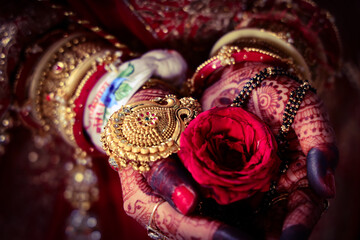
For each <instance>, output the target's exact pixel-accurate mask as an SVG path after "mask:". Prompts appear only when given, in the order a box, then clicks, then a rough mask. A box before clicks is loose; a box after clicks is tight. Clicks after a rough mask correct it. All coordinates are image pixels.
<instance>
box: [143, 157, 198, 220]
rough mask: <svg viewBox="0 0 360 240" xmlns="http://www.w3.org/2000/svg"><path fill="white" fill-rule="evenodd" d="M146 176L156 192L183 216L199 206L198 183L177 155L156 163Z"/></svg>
mask: <svg viewBox="0 0 360 240" xmlns="http://www.w3.org/2000/svg"><path fill="white" fill-rule="evenodd" d="M144 175H145V178H146V179H147V182H148V184H149V185H150V186H151V187H152V188H153V189H154V191H155V192H156V193H157V194H159V195H161V196H162V197H163V198H164V199H165V200H166V201H168V202H169V203H170V205H172V206H173V207H174V208H175V209H177V210H178V211H179V212H181V213H182V214H184V215H186V214H189V213H191V212H192V211H193V210H194V209H195V207H196V206H197V204H198V201H199V195H198V193H197V190H196V183H195V181H194V180H193V179H192V177H191V175H190V173H189V172H188V171H187V170H186V169H185V167H184V166H183V165H182V163H181V162H180V161H179V159H178V158H177V157H176V155H172V156H170V157H168V158H165V159H161V160H158V161H156V162H155V163H154V164H153V165H152V166H151V168H150V171H148V172H146V173H145V174H144Z"/></svg>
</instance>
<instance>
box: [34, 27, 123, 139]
mask: <svg viewBox="0 0 360 240" xmlns="http://www.w3.org/2000/svg"><path fill="white" fill-rule="evenodd" d="M119 53H120V52H115V49H114V48H113V47H112V46H110V45H108V44H106V42H104V41H102V40H100V39H99V38H98V37H97V36H92V35H88V34H84V33H76V34H72V35H70V36H67V37H64V38H63V39H61V40H60V41H58V42H56V43H54V44H53V45H52V46H51V47H50V48H49V49H48V50H47V51H46V53H45V54H44V55H43V56H42V58H41V59H40V61H39V63H38V64H37V66H36V70H35V72H34V74H33V75H32V76H31V78H32V79H31V80H30V81H29V82H31V85H30V88H29V96H30V99H31V100H32V105H33V107H32V109H33V112H32V113H33V115H34V117H35V119H36V120H37V121H38V122H39V123H40V125H41V126H43V128H44V130H45V131H49V130H50V129H53V130H55V129H56V130H57V131H58V132H59V133H60V134H61V135H62V137H63V138H64V139H65V140H66V141H67V142H68V143H69V144H71V145H73V146H77V145H76V143H75V137H74V133H73V127H72V126H73V124H74V122H75V116H76V113H75V112H74V110H73V109H74V107H75V105H74V100H76V98H77V97H78V96H79V95H80V93H81V90H82V88H83V86H84V85H85V83H86V82H87V80H88V79H89V78H90V76H91V75H92V74H93V73H94V72H95V71H96V69H97V66H99V65H100V64H104V63H106V64H108V63H110V62H112V61H114V59H116V58H117V55H119Z"/></svg>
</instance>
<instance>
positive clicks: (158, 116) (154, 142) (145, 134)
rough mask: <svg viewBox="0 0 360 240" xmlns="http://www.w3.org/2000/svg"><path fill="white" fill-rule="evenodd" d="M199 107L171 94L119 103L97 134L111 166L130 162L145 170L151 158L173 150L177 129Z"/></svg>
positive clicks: (175, 146)
mask: <svg viewBox="0 0 360 240" xmlns="http://www.w3.org/2000/svg"><path fill="white" fill-rule="evenodd" d="M200 111H201V108H200V104H199V103H198V102H197V101H196V100H195V99H193V98H190V97H189V98H182V99H180V100H179V99H177V98H176V97H175V96H174V95H168V96H166V97H165V98H159V99H155V100H154V101H140V102H136V103H132V104H129V105H125V106H123V107H122V108H121V109H120V110H118V111H117V112H115V113H114V114H113V115H112V116H111V117H110V120H109V121H108V124H107V125H106V127H105V130H104V132H103V134H102V137H101V141H102V142H103V148H104V150H105V151H106V152H107V154H108V155H109V156H110V159H111V161H110V162H112V163H113V164H112V166H113V168H114V169H117V168H119V166H120V167H126V166H128V165H131V166H132V167H133V168H134V169H135V170H137V171H139V172H146V171H148V170H149V169H150V165H149V164H150V163H151V162H154V161H156V160H158V159H160V158H166V157H168V156H169V155H171V154H172V153H176V152H177V151H178V150H179V141H180V136H181V133H182V132H183V131H184V129H185V128H186V126H187V125H188V123H189V122H190V121H191V120H192V119H193V118H195V117H196V116H197V114H198V113H199V112H200Z"/></svg>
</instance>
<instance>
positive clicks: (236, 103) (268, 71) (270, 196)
mask: <svg viewBox="0 0 360 240" xmlns="http://www.w3.org/2000/svg"><path fill="white" fill-rule="evenodd" d="M276 76H286V77H289V78H291V79H293V80H295V81H296V82H297V83H299V84H300V86H298V87H297V88H296V89H295V90H293V91H292V92H291V93H290V97H289V101H288V103H287V104H286V107H285V109H284V114H283V122H282V124H281V127H280V130H279V132H278V134H277V135H276V137H275V138H276V141H277V143H278V145H279V150H278V151H279V152H278V154H279V155H281V156H280V159H281V164H280V168H279V173H280V174H283V173H285V172H286V171H287V169H288V168H289V159H288V158H286V157H284V153H285V151H286V149H287V148H288V146H289V143H288V141H287V138H286V137H287V134H288V132H289V130H290V126H291V124H292V123H293V121H294V118H295V115H296V113H297V111H298V109H299V107H300V105H301V102H302V101H303V99H304V96H305V94H306V92H307V91H308V90H311V91H313V92H316V90H315V89H314V88H313V87H311V86H310V83H309V81H307V80H304V81H302V80H300V79H299V78H298V77H297V76H295V75H292V74H290V73H289V72H287V71H285V70H283V69H281V68H278V67H268V68H265V69H263V70H262V71H260V73H258V74H256V75H255V76H254V77H252V78H251V79H250V80H249V81H248V82H247V83H246V84H245V86H244V87H243V89H242V90H241V91H240V93H239V95H238V96H236V97H235V99H234V100H233V103H232V104H231V106H233V107H243V106H244V104H245V102H246V100H247V99H248V97H249V96H250V93H251V92H252V90H254V89H255V88H256V87H258V86H259V85H260V84H261V82H262V81H263V80H265V79H266V78H269V77H276ZM276 185H277V181H275V180H274V181H272V182H271V184H270V188H269V191H268V192H267V193H266V195H265V198H264V204H263V208H266V207H268V206H270V205H272V204H275V203H277V202H279V201H281V200H284V199H286V197H287V193H283V194H279V193H277V191H276ZM261 210H262V209H259V210H257V212H259V211H261Z"/></svg>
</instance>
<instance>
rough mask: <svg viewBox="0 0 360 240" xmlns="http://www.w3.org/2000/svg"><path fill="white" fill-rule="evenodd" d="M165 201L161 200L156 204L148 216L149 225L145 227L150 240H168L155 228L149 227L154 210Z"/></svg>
mask: <svg viewBox="0 0 360 240" xmlns="http://www.w3.org/2000/svg"><path fill="white" fill-rule="evenodd" d="M164 202H165V200H161V201H160V202H158V203H156V204H155V206H154V208H153V210H152V212H151V215H150V219H149V223H148V225H147V226H146V230H147V234H148V236H149V237H150V238H152V239H157V240H160V239H164V240H165V239H169V238H168V237H167V236H165V235H164V234H162V233H161V232H160V231H159V230H158V229H157V228H156V226H155V228H153V227H152V226H151V225H152V220H153V217H154V214H155V212H156V210H157V209H158V207H159V206H160V205H161V204H162V203H164Z"/></svg>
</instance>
